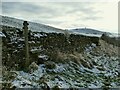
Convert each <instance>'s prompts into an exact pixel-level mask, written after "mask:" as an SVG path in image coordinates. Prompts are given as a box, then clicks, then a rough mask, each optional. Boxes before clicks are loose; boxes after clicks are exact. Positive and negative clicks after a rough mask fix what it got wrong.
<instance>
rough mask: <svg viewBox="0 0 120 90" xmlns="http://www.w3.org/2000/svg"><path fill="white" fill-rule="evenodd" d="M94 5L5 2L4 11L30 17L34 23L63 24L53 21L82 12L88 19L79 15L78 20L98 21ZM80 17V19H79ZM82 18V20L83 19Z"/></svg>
mask: <svg viewBox="0 0 120 90" xmlns="http://www.w3.org/2000/svg"><path fill="white" fill-rule="evenodd" d="M92 4H93V3H89V2H77V3H76V2H59V3H55V2H54V3H41V2H39V3H38V4H35V3H33V2H3V3H2V10H3V14H9V15H12V14H14V15H16V14H17V13H19V14H20V15H21V16H22V17H26V16H28V17H30V18H31V20H33V21H36V19H37V21H40V22H43V23H52V24H55V23H58V24H60V23H62V20H57V21H55V20H52V18H57V17H59V16H62V17H64V16H66V15H71V14H77V12H82V13H84V14H85V15H87V16H86V17H82V16H81V14H80V13H79V14H78V17H77V18H78V19H77V20H97V19H99V18H100V17H97V16H96V14H97V13H99V11H95V10H94V8H93V7H91V5H92ZM79 17H80V18H79ZM81 18H82V19H81Z"/></svg>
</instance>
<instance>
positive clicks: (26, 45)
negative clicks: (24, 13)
mask: <svg viewBox="0 0 120 90" xmlns="http://www.w3.org/2000/svg"><path fill="white" fill-rule="evenodd" d="M28 25H29V24H28V22H27V21H24V22H23V30H24V31H23V32H24V37H25V68H26V67H28V66H29V64H30V59H29V46H28Z"/></svg>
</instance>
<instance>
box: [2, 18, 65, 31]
mask: <svg viewBox="0 0 120 90" xmlns="http://www.w3.org/2000/svg"><path fill="white" fill-rule="evenodd" d="M23 21H24V20H20V19H16V18H12V17H7V16H2V23H1V24H2V25H4V26H10V27H16V28H19V29H22V27H23ZM28 23H29V29H30V30H32V31H38V32H48V33H49V32H56V33H63V31H62V29H58V28H54V27H51V26H47V25H43V24H39V23H34V22H30V21H28Z"/></svg>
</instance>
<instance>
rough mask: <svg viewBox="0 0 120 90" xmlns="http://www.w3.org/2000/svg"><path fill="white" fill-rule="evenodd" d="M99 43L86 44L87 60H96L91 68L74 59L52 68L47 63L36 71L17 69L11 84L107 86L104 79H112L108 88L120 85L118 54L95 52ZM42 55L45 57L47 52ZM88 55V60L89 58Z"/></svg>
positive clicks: (27, 85) (24, 86) (24, 85)
mask: <svg viewBox="0 0 120 90" xmlns="http://www.w3.org/2000/svg"><path fill="white" fill-rule="evenodd" d="M96 47H97V46H96V45H95V44H92V45H91V46H89V47H86V50H85V52H84V55H85V56H86V58H85V57H84V58H85V59H87V62H88V63H89V62H91V61H94V62H95V63H97V65H94V66H93V67H92V68H91V69H90V68H87V67H84V66H83V65H82V64H77V63H74V62H72V61H68V62H66V63H64V64H63V63H56V64H55V66H56V67H55V68H53V69H49V68H47V67H46V65H45V64H40V65H38V69H37V70H35V71H33V72H29V73H26V72H23V71H17V77H16V78H15V80H13V82H12V84H13V85H14V86H16V87H18V88H26V87H27V88H28V87H32V88H33V87H35V88H40V87H42V86H44V87H45V85H47V86H49V87H50V88H53V87H55V86H58V87H59V88H85V87H87V88H101V87H104V82H106V79H105V78H106V77H107V79H108V78H109V80H108V82H109V84H110V86H109V87H112V88H120V84H119V82H120V81H118V80H117V78H119V77H118V74H119V73H118V72H119V61H118V57H116V56H111V57H109V56H107V55H105V54H102V55H100V56H96V55H93V54H92V52H93V49H95V48H96ZM43 57H46V56H45V55H44V56H43ZM88 57H89V59H88Z"/></svg>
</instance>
